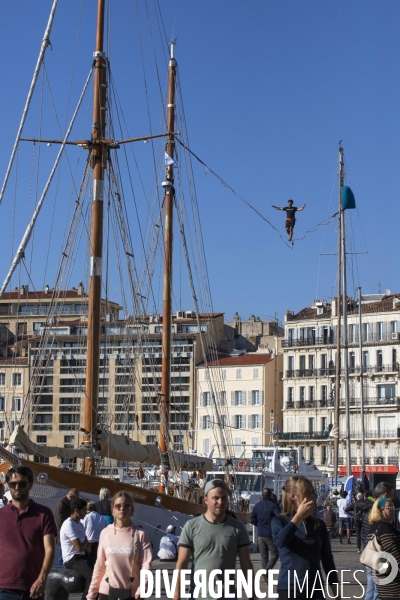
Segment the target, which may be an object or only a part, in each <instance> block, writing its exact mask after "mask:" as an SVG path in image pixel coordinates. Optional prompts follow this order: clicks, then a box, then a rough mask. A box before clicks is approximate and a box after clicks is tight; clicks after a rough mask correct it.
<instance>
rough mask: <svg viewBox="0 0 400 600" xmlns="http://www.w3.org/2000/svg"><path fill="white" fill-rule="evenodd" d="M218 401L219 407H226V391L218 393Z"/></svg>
mask: <svg viewBox="0 0 400 600" xmlns="http://www.w3.org/2000/svg"><path fill="white" fill-rule="evenodd" d="M218 399H219V405H220V406H226V391H225V390H224V391H223V392H218Z"/></svg>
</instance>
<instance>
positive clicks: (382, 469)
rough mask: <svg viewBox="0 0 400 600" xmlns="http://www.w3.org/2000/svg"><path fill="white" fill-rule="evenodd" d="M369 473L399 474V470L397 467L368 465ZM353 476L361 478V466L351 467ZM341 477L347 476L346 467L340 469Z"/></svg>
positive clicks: (366, 468) (366, 467)
mask: <svg viewBox="0 0 400 600" xmlns="http://www.w3.org/2000/svg"><path fill="white" fill-rule="evenodd" d="M365 470H366V472H367V473H398V472H399V468H398V467H397V466H396V465H366V466H365ZM351 474H352V475H356V476H358V477H360V476H361V466H360V465H354V466H353V467H351ZM339 475H346V467H345V466H343V467H339Z"/></svg>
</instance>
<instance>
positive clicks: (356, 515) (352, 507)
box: [345, 492, 364, 554]
mask: <svg viewBox="0 0 400 600" xmlns="http://www.w3.org/2000/svg"><path fill="white" fill-rule="evenodd" d="M356 498H357V499H356V500H355V501H354V502H351V504H349V505H348V507H347V508H346V509H345V512H347V513H351V514H352V516H353V523H354V528H355V530H356V539H357V552H358V554H361V527H362V521H363V512H362V509H360V502H363V501H364V498H363V494H362V493H361V492H358V494H357V496H356Z"/></svg>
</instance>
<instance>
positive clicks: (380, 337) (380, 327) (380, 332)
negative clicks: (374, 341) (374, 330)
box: [378, 322, 383, 340]
mask: <svg viewBox="0 0 400 600" xmlns="http://www.w3.org/2000/svg"><path fill="white" fill-rule="evenodd" d="M378 340H383V323H382V322H380V323H378Z"/></svg>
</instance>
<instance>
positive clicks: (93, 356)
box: [83, 0, 107, 475]
mask: <svg viewBox="0 0 400 600" xmlns="http://www.w3.org/2000/svg"><path fill="white" fill-rule="evenodd" d="M104 5H105V0H98V4H97V29H96V50H95V52H94V55H93V56H94V59H95V74H94V92H93V123H92V140H91V142H92V143H91V154H90V164H91V167H92V169H93V201H92V224H91V231H90V279H89V301H88V332H87V356H86V387H85V404H84V421H83V430H84V437H83V444H84V445H85V446H91V445H93V444H94V443H95V441H96V425H97V407H98V398H99V365H100V317H101V274H102V255H103V190H104V170H105V168H106V164H107V146H106V145H105V144H103V143H102V140H104V139H105V125H106V102H107V92H106V90H107V82H106V68H107V61H106V55H105V53H104V52H103V44H104ZM84 471H85V473H87V474H89V475H95V463H94V461H93V459H90V458H89V459H85V466H84Z"/></svg>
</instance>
